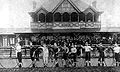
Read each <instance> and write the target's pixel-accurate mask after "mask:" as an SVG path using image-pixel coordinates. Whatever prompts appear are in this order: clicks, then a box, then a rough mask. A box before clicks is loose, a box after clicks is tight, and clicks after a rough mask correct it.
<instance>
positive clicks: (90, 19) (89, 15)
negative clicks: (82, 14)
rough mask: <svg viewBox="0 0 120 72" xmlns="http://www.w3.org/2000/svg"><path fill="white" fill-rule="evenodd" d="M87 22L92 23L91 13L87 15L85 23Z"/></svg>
mask: <svg viewBox="0 0 120 72" xmlns="http://www.w3.org/2000/svg"><path fill="white" fill-rule="evenodd" d="M88 21H91V22H92V21H93V15H92V13H88V14H87V22H88Z"/></svg>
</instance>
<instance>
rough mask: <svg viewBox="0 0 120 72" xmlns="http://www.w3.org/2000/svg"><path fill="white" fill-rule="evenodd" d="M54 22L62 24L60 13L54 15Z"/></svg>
mask: <svg viewBox="0 0 120 72" xmlns="http://www.w3.org/2000/svg"><path fill="white" fill-rule="evenodd" d="M54 21H55V22H61V14H60V13H59V12H57V13H55V14H54Z"/></svg>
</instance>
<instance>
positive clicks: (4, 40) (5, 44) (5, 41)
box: [3, 37, 7, 47]
mask: <svg viewBox="0 0 120 72" xmlns="http://www.w3.org/2000/svg"><path fill="white" fill-rule="evenodd" d="M4 46H7V37H3V47H4Z"/></svg>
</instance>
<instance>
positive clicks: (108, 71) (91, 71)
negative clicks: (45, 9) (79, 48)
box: [0, 67, 120, 72]
mask: <svg viewBox="0 0 120 72" xmlns="http://www.w3.org/2000/svg"><path fill="white" fill-rule="evenodd" d="M0 72H120V67H79V68H50V67H49V68H43V67H40V68H21V69H19V68H12V69H11V68H7V69H5V68H2V69H0Z"/></svg>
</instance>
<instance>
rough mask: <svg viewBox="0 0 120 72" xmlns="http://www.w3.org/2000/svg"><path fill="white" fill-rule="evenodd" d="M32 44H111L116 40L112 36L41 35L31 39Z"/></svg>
mask: <svg viewBox="0 0 120 72" xmlns="http://www.w3.org/2000/svg"><path fill="white" fill-rule="evenodd" d="M32 42H33V44H34V45H41V43H42V42H45V43H46V44H50V45H53V44H54V43H57V45H58V46H60V45H61V46H63V45H64V44H66V45H72V43H73V44H74V45H79V44H81V45H84V44H85V42H88V43H89V44H98V43H99V42H102V43H103V44H113V43H114V42H116V40H114V39H112V38H105V37H102V38H95V37H92V36H91V37H86V36H83V37H63V38H62V37H51V38H48V37H41V38H38V39H37V40H36V41H32Z"/></svg>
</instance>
